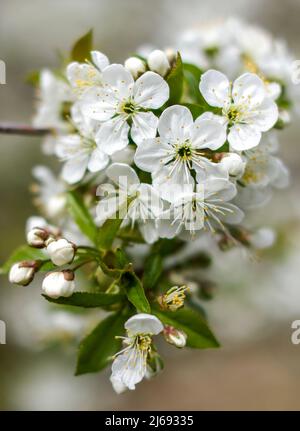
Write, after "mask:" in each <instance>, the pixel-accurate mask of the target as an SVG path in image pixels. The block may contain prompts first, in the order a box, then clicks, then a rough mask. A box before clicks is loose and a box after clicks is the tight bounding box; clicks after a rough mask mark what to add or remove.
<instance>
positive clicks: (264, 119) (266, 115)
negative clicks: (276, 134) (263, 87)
mask: <svg viewBox="0 0 300 431" xmlns="http://www.w3.org/2000/svg"><path fill="white" fill-rule="evenodd" d="M277 120H278V107H277V104H276V103H275V102H274V101H273V100H272V99H270V98H266V99H264V101H263V102H262V103H261V104H260V105H259V106H258V107H257V108H255V109H253V110H251V111H250V112H249V113H248V115H247V119H246V121H247V122H248V123H249V124H253V125H254V126H255V127H256V128H257V129H258V130H260V131H261V132H266V131H267V130H269V129H271V128H272V127H273V126H274V124H275V123H276V121H277Z"/></svg>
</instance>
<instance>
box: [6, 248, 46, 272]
mask: <svg viewBox="0 0 300 431" xmlns="http://www.w3.org/2000/svg"><path fill="white" fill-rule="evenodd" d="M22 260H48V258H47V256H45V254H44V253H43V252H42V251H41V250H39V249H37V248H33V247H29V245H22V246H21V247H19V248H17V249H16V250H15V251H14V252H13V253H12V255H11V256H10V257H9V258H8V259H7V261H6V262H5V263H4V264H3V265H2V267H1V269H0V274H7V273H8V272H9V270H10V268H11V266H12V265H13V264H14V263H17V262H21V261H22Z"/></svg>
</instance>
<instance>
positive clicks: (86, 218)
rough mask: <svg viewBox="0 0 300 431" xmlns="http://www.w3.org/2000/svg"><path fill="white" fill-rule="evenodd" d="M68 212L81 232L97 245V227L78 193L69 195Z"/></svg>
mask: <svg viewBox="0 0 300 431" xmlns="http://www.w3.org/2000/svg"><path fill="white" fill-rule="evenodd" d="M68 210H69V213H70V215H71V217H72V218H73V219H74V221H75V222H76V224H77V226H78V227H79V229H80V230H81V232H82V233H83V234H84V235H86V236H87V237H88V238H89V239H90V240H91V241H93V242H94V243H95V241H96V238H97V227H96V225H95V223H94V220H93V218H92V216H91V214H90V213H89V211H88V209H87V207H86V205H85V204H84V202H83V199H82V197H81V195H80V194H79V192H78V191H74V190H73V191H70V192H69V193H68Z"/></svg>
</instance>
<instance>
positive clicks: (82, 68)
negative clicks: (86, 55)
mask: <svg viewBox="0 0 300 431" xmlns="http://www.w3.org/2000/svg"><path fill="white" fill-rule="evenodd" d="M66 75H67V78H68V80H69V82H70V84H71V85H72V86H73V87H76V88H78V89H82V90H84V89H86V88H88V87H90V86H91V85H100V84H101V74H100V72H99V71H98V70H97V69H96V68H95V67H93V66H91V65H90V64H85V63H77V62H73V63H71V64H69V65H68V67H67V71H66Z"/></svg>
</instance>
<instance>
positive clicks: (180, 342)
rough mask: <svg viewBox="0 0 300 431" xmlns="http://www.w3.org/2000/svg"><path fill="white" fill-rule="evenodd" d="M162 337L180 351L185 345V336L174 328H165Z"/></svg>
mask: <svg viewBox="0 0 300 431" xmlns="http://www.w3.org/2000/svg"><path fill="white" fill-rule="evenodd" d="M164 337H165V340H166V341H167V342H168V343H170V344H173V345H174V346H176V347H178V348H180V349H182V348H183V347H185V345H186V339H187V336H186V334H185V333H184V332H183V331H180V330H179V329H176V328H174V327H173V326H168V325H166V326H165V328H164Z"/></svg>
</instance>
